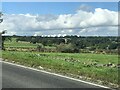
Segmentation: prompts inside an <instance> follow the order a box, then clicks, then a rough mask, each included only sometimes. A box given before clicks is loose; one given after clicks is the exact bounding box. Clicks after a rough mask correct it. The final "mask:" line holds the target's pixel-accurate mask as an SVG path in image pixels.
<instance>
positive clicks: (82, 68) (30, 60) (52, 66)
mask: <svg viewBox="0 0 120 90" xmlns="http://www.w3.org/2000/svg"><path fill="white" fill-rule="evenodd" d="M2 57H3V58H4V59H9V60H12V61H15V62H19V63H21V64H24V65H27V66H31V67H35V68H40V69H41V67H42V68H44V69H47V70H50V71H54V72H57V73H64V74H73V75H77V76H83V77H89V78H92V80H101V81H104V82H103V84H107V83H114V84H118V69H117V68H116V67H112V66H105V65H106V64H108V63H112V64H114V65H117V64H118V57H117V55H104V54H82V53H81V54H70V53H39V52H17V51H14V52H13V51H3V52H2Z"/></svg>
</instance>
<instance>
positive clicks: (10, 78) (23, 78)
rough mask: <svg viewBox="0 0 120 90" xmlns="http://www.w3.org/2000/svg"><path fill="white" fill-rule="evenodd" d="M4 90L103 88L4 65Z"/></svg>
mask: <svg viewBox="0 0 120 90" xmlns="http://www.w3.org/2000/svg"><path fill="white" fill-rule="evenodd" d="M2 87H3V88H101V87H98V86H94V85H91V84H86V83H83V82H79V81H75V80H71V79H68V78H63V77H59V76H56V75H52V74H47V73H43V72H40V71H34V70H31V69H27V68H22V67H18V66H15V65H10V64H7V63H2Z"/></svg>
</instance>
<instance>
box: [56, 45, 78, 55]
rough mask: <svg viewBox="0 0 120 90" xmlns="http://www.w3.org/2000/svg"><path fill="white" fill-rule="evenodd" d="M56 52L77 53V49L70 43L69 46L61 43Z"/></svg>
mask: <svg viewBox="0 0 120 90" xmlns="http://www.w3.org/2000/svg"><path fill="white" fill-rule="evenodd" d="M57 51H58V52H62V53H79V49H78V48H77V47H76V46H75V45H73V44H71V43H69V44H63V43H61V44H60V45H58V46H57Z"/></svg>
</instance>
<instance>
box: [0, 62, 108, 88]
mask: <svg viewBox="0 0 120 90" xmlns="http://www.w3.org/2000/svg"><path fill="white" fill-rule="evenodd" d="M0 62H3V63H7V64H10V65H14V66H18V67H22V68H25V69H30V70H34V71H39V72H43V73H47V74H51V75H55V76H59V77H63V78H67V79H71V80H74V81H79V82H83V83H86V84H90V85H94V86H98V87H101V88H106V89H110V88H109V87H106V86H102V85H98V84H94V83H91V82H86V81H83V80H79V79H75V78H71V77H67V76H63V75H60V74H56V73H51V72H47V71H44V70H38V69H35V68H31V67H27V66H23V65H18V64H15V63H10V62H6V61H0Z"/></svg>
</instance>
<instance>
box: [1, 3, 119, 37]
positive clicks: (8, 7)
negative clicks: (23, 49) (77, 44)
mask: <svg viewBox="0 0 120 90" xmlns="http://www.w3.org/2000/svg"><path fill="white" fill-rule="evenodd" d="M2 12H3V13H4V16H3V19H4V22H3V23H1V24H0V30H4V29H6V30H7V33H6V35H34V36H38V35H40V36H41V35H43V36H44V35H47V36H65V35H79V36H117V35H118V28H117V25H118V16H117V12H118V3H117V2H111V3H110V2H3V3H2Z"/></svg>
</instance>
